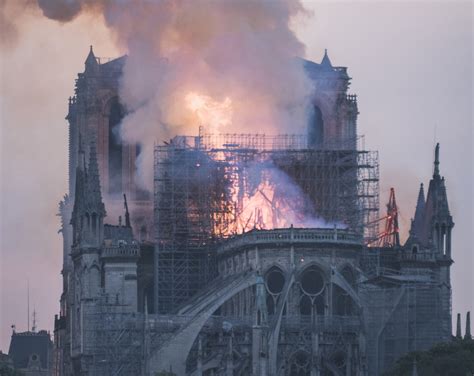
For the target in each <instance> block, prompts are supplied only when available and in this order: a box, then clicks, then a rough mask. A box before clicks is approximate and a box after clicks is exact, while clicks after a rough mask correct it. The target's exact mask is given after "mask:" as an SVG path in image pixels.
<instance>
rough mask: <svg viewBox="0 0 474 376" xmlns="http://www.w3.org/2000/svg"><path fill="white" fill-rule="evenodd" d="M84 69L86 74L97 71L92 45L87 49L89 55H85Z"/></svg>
mask: <svg viewBox="0 0 474 376" xmlns="http://www.w3.org/2000/svg"><path fill="white" fill-rule="evenodd" d="M84 65H85V70H84V73H86V74H96V73H98V72H99V63H98V62H97V59H96V57H95V55H94V51H93V50H92V46H91V48H90V51H89V55H87V58H86V61H85V62H84Z"/></svg>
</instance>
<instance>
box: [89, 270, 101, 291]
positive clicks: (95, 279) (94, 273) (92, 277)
mask: <svg viewBox="0 0 474 376" xmlns="http://www.w3.org/2000/svg"><path fill="white" fill-rule="evenodd" d="M88 274H89V290H90V291H91V295H93V296H94V295H97V294H98V292H99V289H100V286H101V270H100V267H99V265H97V263H95V262H94V263H93V264H92V265H91V266H90V267H89V270H88Z"/></svg>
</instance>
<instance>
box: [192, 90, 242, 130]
mask: <svg viewBox="0 0 474 376" xmlns="http://www.w3.org/2000/svg"><path fill="white" fill-rule="evenodd" d="M185 102H186V107H187V108H188V110H190V111H191V112H192V113H193V114H194V115H195V116H196V120H197V121H198V122H199V124H200V125H204V126H205V127H206V128H208V130H209V131H210V132H211V133H218V132H219V129H221V128H223V127H226V126H228V125H230V124H231V122H232V115H233V108H232V101H231V99H230V98H229V97H226V98H225V99H224V100H223V101H221V102H219V101H216V100H214V99H213V98H211V97H210V96H207V95H202V94H198V93H196V92H190V93H188V94H186V97H185Z"/></svg>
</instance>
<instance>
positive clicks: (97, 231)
mask: <svg viewBox="0 0 474 376" xmlns="http://www.w3.org/2000/svg"><path fill="white" fill-rule="evenodd" d="M84 159H85V157H84V151H83V150H82V145H80V146H79V165H78V167H77V169H76V189H75V199H74V208H73V211H72V218H71V224H72V225H73V246H74V247H76V248H77V247H95V248H98V247H100V245H101V243H102V240H103V221H104V217H105V216H106V212H105V206H104V203H103V201H102V194H101V191H100V177H99V168H98V164H97V153H96V148H95V144H94V143H91V147H90V153H89V164H88V168H86V167H85V163H84Z"/></svg>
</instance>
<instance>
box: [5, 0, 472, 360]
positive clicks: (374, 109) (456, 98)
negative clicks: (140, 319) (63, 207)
mask: <svg viewBox="0 0 474 376" xmlns="http://www.w3.org/2000/svg"><path fill="white" fill-rule="evenodd" d="M2 4H4V3H3V2H2V1H0V7H1V6H2ZM304 4H305V6H306V7H307V8H308V9H309V10H311V11H312V14H313V15H312V16H308V15H306V16H305V17H301V18H298V19H297V20H294V21H293V26H294V30H295V31H296V33H297V35H298V37H299V38H300V40H301V41H302V42H304V43H305V45H306V57H307V58H309V59H311V60H314V61H316V62H319V61H320V59H321V58H322V56H323V53H324V49H325V48H327V49H328V53H329V57H330V58H331V61H332V63H333V65H337V66H347V67H348V69H349V75H350V76H351V77H352V84H351V88H350V92H351V93H354V94H357V95H358V105H359V111H360V115H359V119H358V130H359V134H363V135H365V147H366V148H367V149H370V150H378V151H379V155H380V178H381V182H380V196H381V207H383V204H384V203H385V202H386V201H387V200H388V195H389V190H390V187H394V188H395V190H396V195H397V202H398V205H399V210H400V220H401V227H402V232H403V233H404V234H406V232H407V230H408V227H409V223H410V218H411V217H412V216H413V212H414V207H415V202H416V197H417V193H418V189H419V184H420V183H421V182H423V183H425V185H427V184H428V182H429V179H430V177H431V175H432V172H433V171H432V169H433V165H432V163H433V150H434V145H435V143H436V142H440V144H441V165H440V169H441V174H442V175H444V176H445V178H446V184H447V192H448V198H449V203H450V209H451V212H452V215H453V218H454V222H455V223H456V225H455V228H454V230H453V236H454V237H453V246H452V249H453V259H454V261H455V263H454V265H453V266H452V269H451V270H452V273H451V276H452V285H453V314H455V313H457V312H462V313H463V316H464V313H465V312H466V311H467V310H471V311H474V292H473V289H472V287H473V286H474V277H473V275H472V270H473V267H474V258H473V256H472V241H471V233H472V230H473V229H474V223H473V213H474V199H473V197H472V192H473V184H474V164H473V160H474V158H473V142H474V140H473V138H474V134H473V113H472V104H473V19H474V15H473V3H472V2H459V1H450V2H448V1H445V2H431V1H420V2H409V1H397V2H393V1H389V2H387V1H383V2H382V1H370V2H360V1H350V2H348V1H346V2H333V1H331V2H329V1H327V2H319V1H317V2H316V1H312V2H310V1H306V2H304ZM0 22H1V19H0ZM19 22H20V28H19V32H18V35H17V38H16V40H15V41H14V42H10V43H3V44H1V45H0V48H1V49H0V125H1V127H0V142H1V154H0V179H1V181H0V183H1V184H0V350H3V351H4V352H5V351H8V344H9V341H10V335H11V328H10V326H11V325H12V324H15V325H16V328H17V330H18V331H24V330H26V326H27V283H28V281H29V286H30V310H31V312H32V311H33V309H35V310H36V311H37V324H38V327H39V328H41V329H43V328H44V329H46V330H52V328H53V323H54V314H56V313H57V312H58V311H59V303H58V302H59V297H60V294H61V289H62V286H61V275H60V270H61V262H62V240H61V235H60V234H58V233H57V231H58V229H59V218H58V217H57V216H56V213H57V211H58V210H57V204H58V202H59V200H60V199H61V198H62V196H63V195H64V193H66V191H67V148H68V145H67V121H66V120H65V119H64V117H65V115H66V112H67V98H68V97H69V96H71V95H72V94H73V89H74V79H75V78H76V76H77V73H78V72H82V71H83V68H84V65H83V64H84V60H85V58H86V56H87V53H88V50H89V45H93V46H94V51H95V52H96V55H97V56H101V57H115V56H119V55H120V54H122V53H124V52H125V51H120V50H119V49H118V48H117V47H115V46H114V43H113V39H112V36H111V34H110V32H109V31H108V30H107V28H106V27H105V26H104V25H103V22H102V20H101V19H100V18H99V17H93V16H90V15H82V16H79V17H78V18H76V19H75V20H74V21H72V22H70V23H67V24H60V23H57V22H55V21H51V20H48V19H46V18H44V17H40V16H38V15H37V14H34V13H33V12H26V13H25V14H23V15H22V16H21V17H19ZM0 26H1V25H0ZM463 320H464V317H463Z"/></svg>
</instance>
